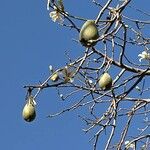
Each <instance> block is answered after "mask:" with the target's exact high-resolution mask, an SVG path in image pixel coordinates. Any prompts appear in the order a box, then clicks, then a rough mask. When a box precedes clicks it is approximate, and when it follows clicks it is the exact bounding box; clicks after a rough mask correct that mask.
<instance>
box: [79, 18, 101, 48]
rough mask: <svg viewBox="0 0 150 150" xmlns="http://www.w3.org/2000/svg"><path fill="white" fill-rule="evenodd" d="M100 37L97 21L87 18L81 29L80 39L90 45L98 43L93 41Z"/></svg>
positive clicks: (83, 43) (85, 44)
mask: <svg viewBox="0 0 150 150" xmlns="http://www.w3.org/2000/svg"><path fill="white" fill-rule="evenodd" d="M98 38H99V33H98V29H97V26H96V24H95V22H94V21H93V20H87V21H86V22H85V23H84V24H83V26H82V28H81V30H80V34H79V41H80V42H81V44H82V45H83V46H87V47H90V46H94V45H95V44H96V43H97V42H96V41H93V42H91V41H92V40H97V39H98Z"/></svg>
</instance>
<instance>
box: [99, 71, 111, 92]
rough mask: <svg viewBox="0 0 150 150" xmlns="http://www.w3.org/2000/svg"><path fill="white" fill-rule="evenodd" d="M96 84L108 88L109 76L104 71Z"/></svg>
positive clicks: (109, 85)
mask: <svg viewBox="0 0 150 150" xmlns="http://www.w3.org/2000/svg"><path fill="white" fill-rule="evenodd" d="M98 84H99V86H100V88H101V89H103V90H110V88H111V86H112V78H111V76H110V75H109V74H108V73H106V72H105V73H104V74H102V75H101V77H100V79H99V82H98Z"/></svg>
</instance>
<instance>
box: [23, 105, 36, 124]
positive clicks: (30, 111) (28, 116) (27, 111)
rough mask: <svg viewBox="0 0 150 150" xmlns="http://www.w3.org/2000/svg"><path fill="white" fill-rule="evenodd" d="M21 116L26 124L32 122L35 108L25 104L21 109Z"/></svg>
mask: <svg viewBox="0 0 150 150" xmlns="http://www.w3.org/2000/svg"><path fill="white" fill-rule="evenodd" d="M22 116H23V118H24V120H25V121H27V122H31V121H33V120H34V119H35V117H36V112H35V106H34V105H33V104H31V103H27V104H26V105H25V106H24V108H23V111H22Z"/></svg>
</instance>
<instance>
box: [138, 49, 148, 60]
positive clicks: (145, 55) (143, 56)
mask: <svg viewBox="0 0 150 150" xmlns="http://www.w3.org/2000/svg"><path fill="white" fill-rule="evenodd" d="M138 56H139V57H141V58H140V59H139V61H140V62H141V61H142V59H145V60H150V53H148V52H147V51H143V52H142V53H141V54H139V55H138Z"/></svg>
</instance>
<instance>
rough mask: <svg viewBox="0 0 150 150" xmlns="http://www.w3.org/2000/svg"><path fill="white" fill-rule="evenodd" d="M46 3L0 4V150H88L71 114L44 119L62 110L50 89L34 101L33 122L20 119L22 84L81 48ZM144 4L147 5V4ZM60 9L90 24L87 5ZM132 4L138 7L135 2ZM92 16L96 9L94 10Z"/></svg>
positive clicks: (42, 76)
mask: <svg viewBox="0 0 150 150" xmlns="http://www.w3.org/2000/svg"><path fill="white" fill-rule="evenodd" d="M46 3H47V1H44V0H43V1H37V0H26V1H23V0H15V1H6V0H1V4H0V68H1V71H0V83H1V92H0V95H1V97H0V99H1V100H0V114H1V121H0V122H1V124H0V133H1V135H0V149H3V150H10V149H11V150H26V149H29V150H30V149H33V150H35V149H36V150H48V149H52V150H59V149H62V150H70V149H71V150H90V149H91V147H92V144H91V143H89V142H88V140H89V136H87V135H85V134H84V132H82V130H81V129H82V127H83V123H82V122H81V120H80V119H79V118H78V117H77V114H76V111H75V112H72V113H66V115H63V116H61V117H57V118H54V119H47V118H46V116H47V115H48V114H49V113H52V112H56V111H57V110H59V109H60V108H62V106H63V103H61V102H60V101H59V98H58V96H57V94H56V91H55V90H54V89H49V90H46V91H44V92H42V93H41V94H40V96H39V97H38V99H37V103H38V105H37V118H36V120H35V121H34V122H32V123H26V122H25V121H24V120H23V119H22V116H21V113H22V107H23V105H24V103H25V94H26V91H25V89H24V88H23V86H24V85H27V84H29V83H32V84H35V83H38V82H39V81H42V80H43V79H45V78H46V77H47V76H48V75H49V70H48V66H49V65H50V64H51V65H53V66H55V67H56V68H59V67H61V66H63V65H65V62H66V57H65V55H64V52H65V50H67V51H69V52H70V53H71V55H72V56H73V57H75V56H78V55H81V54H83V51H82V50H83V49H82V48H81V47H80V48H79V46H78V45H77V44H76V43H75V42H72V38H76V39H77V38H78V37H77V34H76V32H75V31H74V30H72V31H70V30H68V29H67V28H62V27H60V26H59V25H57V23H53V22H52V21H51V19H50V18H49V12H48V11H47V10H46ZM147 3H149V4H150V2H147ZM65 4H66V8H67V9H68V10H69V11H70V12H72V13H74V14H76V15H81V14H82V15H83V16H84V17H86V16H88V17H89V18H91V19H92V17H94V15H95V13H94V11H93V12H92V13H91V11H89V10H90V9H92V8H93V6H91V5H90V1H88V2H87V1H86V0H83V1H69V2H66V1H65ZM137 5H138V6H140V5H143V6H144V8H145V10H146V9H147V10H149V9H148V7H149V5H148V6H146V5H144V4H143V2H142V1H141V0H137ZM95 12H97V10H95Z"/></svg>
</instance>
